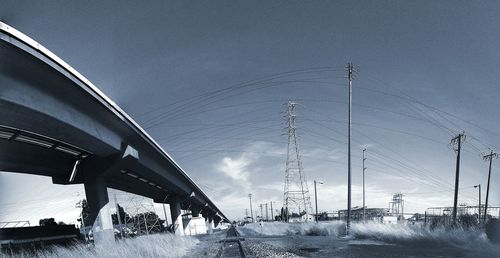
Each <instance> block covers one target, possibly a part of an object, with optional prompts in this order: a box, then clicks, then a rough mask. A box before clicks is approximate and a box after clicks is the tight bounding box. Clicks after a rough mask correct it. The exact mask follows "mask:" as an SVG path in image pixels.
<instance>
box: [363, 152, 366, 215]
mask: <svg viewBox="0 0 500 258" xmlns="http://www.w3.org/2000/svg"><path fill="white" fill-rule="evenodd" d="M365 151H366V148H364V149H363V223H366V204H365V171H366V167H365V160H366V158H365Z"/></svg>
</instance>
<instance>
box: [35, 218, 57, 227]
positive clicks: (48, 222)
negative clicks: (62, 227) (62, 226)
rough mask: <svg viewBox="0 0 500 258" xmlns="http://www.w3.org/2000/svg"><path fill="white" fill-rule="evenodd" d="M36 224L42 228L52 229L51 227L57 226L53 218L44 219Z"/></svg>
mask: <svg viewBox="0 0 500 258" xmlns="http://www.w3.org/2000/svg"><path fill="white" fill-rule="evenodd" d="M38 224H39V225H40V226H42V227H52V226H57V223H56V221H55V220H54V218H45V219H41V220H39V221H38Z"/></svg>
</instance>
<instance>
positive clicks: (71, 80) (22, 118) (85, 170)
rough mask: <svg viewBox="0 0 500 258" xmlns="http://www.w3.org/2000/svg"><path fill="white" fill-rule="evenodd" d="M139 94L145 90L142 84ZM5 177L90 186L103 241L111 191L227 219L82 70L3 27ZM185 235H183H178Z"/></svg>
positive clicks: (0, 149)
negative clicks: (12, 175) (10, 174)
mask: <svg viewBox="0 0 500 258" xmlns="http://www.w3.org/2000/svg"><path fill="white" fill-rule="evenodd" d="M138 87H139V85H138ZM0 110H1V114H0V171H8V172H17V173H27V174H35V175H43V176H50V177H51V178H52V181H53V183H54V184H84V187H85V193H86V197H87V201H88V203H89V206H90V209H91V219H92V221H95V222H96V223H94V232H95V235H96V240H97V238H99V236H101V237H102V238H104V237H109V236H110V234H109V233H110V232H112V225H111V218H110V216H109V214H107V209H103V207H104V206H105V205H106V204H107V203H108V195H107V187H111V188H114V189H118V190H122V191H126V192H130V193H134V194H138V195H142V196H145V197H149V198H152V199H153V200H154V201H155V202H158V203H168V204H170V212H171V215H172V219H173V220H174V223H175V224H177V225H179V226H181V225H182V218H181V216H180V215H181V214H180V213H181V209H183V210H190V211H191V213H192V214H193V216H199V214H202V215H203V217H205V218H206V219H207V220H208V221H209V222H211V221H212V220H213V221H214V222H215V224H216V225H217V224H218V223H219V222H220V221H221V220H227V218H226V217H225V216H224V214H223V213H222V212H221V211H220V210H219V209H218V208H217V206H216V205H215V204H214V203H213V202H212V201H211V200H210V199H209V198H208V197H207V196H206V195H205V194H204V193H203V191H202V190H201V189H200V188H199V187H198V186H197V185H196V183H195V182H194V181H193V180H192V179H191V178H190V177H189V176H188V175H187V174H186V172H185V171H184V170H183V169H182V168H181V167H180V166H179V164H177V163H176V162H175V161H174V160H173V159H172V158H171V157H170V156H169V155H168V153H167V152H166V151H165V150H163V149H162V147H161V146H160V145H158V143H156V142H155V141H154V139H153V138H152V137H151V136H149V135H148V134H147V133H146V132H145V131H144V129H142V128H141V127H140V126H139V125H138V124H137V123H136V122H135V121H134V120H133V119H132V118H131V117H130V116H128V115H127V114H126V113H125V112H124V111H123V110H122V109H121V108H120V107H118V105H116V104H115V103H114V102H113V101H112V100H111V99H109V98H108V97H107V96H106V95H104V94H103V93H102V92H101V91H100V90H99V89H98V88H97V87H96V86H94V85H93V84H92V83H91V82H90V81H89V80H87V79H86V78H85V77H84V76H82V75H81V74H80V73H78V72H77V71H76V70H75V69H73V68H72V67H71V66H69V65H68V64H67V63H65V62H64V61H63V60H61V59H60V58H59V57H57V56H56V55H54V54H53V53H52V52H50V51H49V50H47V49H46V48H44V47H43V46H42V45H40V44H38V43H37V42H35V41H34V40H32V39H31V38H29V37H28V36H26V35H24V34H23V33H21V32H19V31H17V30H16V29H14V28H12V27H10V26H9V25H7V24H5V23H2V22H0ZM176 232H179V233H181V232H182V230H176Z"/></svg>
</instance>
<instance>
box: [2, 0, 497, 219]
mask: <svg viewBox="0 0 500 258" xmlns="http://www.w3.org/2000/svg"><path fill="white" fill-rule="evenodd" d="M499 13H500V3H498V1H491V2H488V1H475V2H473V1H157V2H154V1H148V3H144V2H143V1H116V2H114V1H18V0H15V1H14V0H12V1H11V0H1V2H0V19H1V20H2V21H4V22H6V23H8V24H10V25H11V26H13V27H15V28H17V29H18V30H20V31H22V32H23V33H25V34H27V35H29V36H30V37H32V38H33V39H35V40H37V41H38V42H40V43H41V44H42V45H44V46H45V47H47V48H48V49H50V50H51V51H52V52H54V53H55V54H57V55H58V56H59V57H61V58H62V59H63V60H65V61H66V62H67V63H69V64H70V65H72V66H73V67H74V68H76V69H77V70H78V71H80V72H81V73H82V74H83V75H85V76H86V77H87V78H88V79H90V80H91V81H92V82H93V83H94V84H95V85H97V87H99V88H100V89H101V90H102V91H103V92H104V93H106V94H107V95H108V96H109V97H110V98H111V99H113V100H114V101H115V102H116V103H117V104H118V105H119V106H120V107H122V108H123V109H124V110H125V111H126V112H128V113H129V114H130V115H131V116H132V117H133V118H134V119H135V120H136V121H137V122H138V123H139V124H141V125H142V126H143V127H145V128H146V129H147V131H148V132H149V133H150V134H151V135H152V136H153V137H154V138H155V139H156V140H157V141H158V142H159V143H160V144H161V145H162V146H163V147H164V148H165V150H166V151H167V152H169V153H170V154H171V155H172V156H173V157H174V159H175V160H176V161H177V162H179V163H180V164H181V166H182V167H183V168H185V169H186V171H187V173H188V174H189V175H190V176H191V177H192V178H193V179H194V180H195V181H196V182H197V183H198V184H199V186H200V187H201V188H202V189H203V190H205V191H206V193H207V195H208V196H210V197H211V198H213V201H214V202H215V203H216V205H218V206H219V208H221V209H222V211H223V212H224V213H225V214H226V215H227V216H228V217H230V218H231V219H238V218H241V217H243V216H244V213H245V208H248V199H247V194H248V193H253V195H254V207H257V206H258V204H259V203H265V202H269V201H274V202H275V204H274V207H280V205H282V201H283V182H284V170H285V161H286V146H287V145H286V143H287V138H286V135H285V133H286V131H285V130H284V128H285V120H284V117H283V116H284V115H285V113H284V111H285V106H284V105H283V104H284V103H285V102H286V101H287V100H288V99H294V100H296V101H297V102H298V103H300V105H298V106H297V113H298V117H297V126H298V129H297V133H298V135H299V144H300V151H301V154H302V157H303V165H304V171H305V175H306V178H307V179H308V183H309V185H310V190H312V189H313V188H312V181H313V180H314V179H318V180H322V181H324V183H325V184H324V185H321V186H320V187H319V188H318V190H319V192H318V202H319V209H320V210H321V211H323V210H328V211H330V212H332V211H334V210H338V209H344V208H345V207H346V191H347V190H346V189H347V188H346V182H347V154H346V153H347V145H346V134H347V124H346V119H347V97H348V96H347V81H346V79H345V77H346V73H345V69H344V67H345V65H346V63H347V62H353V63H354V64H355V65H356V66H357V73H356V79H355V80H354V83H353V184H354V186H353V206H358V205H359V206H360V205H361V153H362V152H361V150H362V148H363V146H366V147H367V154H366V156H367V161H366V165H367V167H368V169H367V171H366V182H367V205H368V206H369V207H388V202H389V201H390V199H391V196H392V194H393V193H396V192H402V193H403V194H405V200H406V205H405V209H406V211H408V212H423V211H424V210H425V208H427V207H433V206H451V205H452V204H453V184H454V173H455V167H454V164H455V154H454V152H453V150H452V149H451V147H450V146H449V145H448V144H449V142H450V140H451V138H452V137H453V136H454V135H456V134H458V133H459V132H461V131H462V130H465V133H466V135H467V142H466V144H465V145H464V152H463V160H462V172H461V181H460V187H461V191H460V195H459V203H468V204H470V205H472V204H476V203H477V198H476V196H477V190H476V189H474V188H473V185H475V184H479V183H481V184H482V185H483V190H484V191H483V196H484V195H485V189H486V187H485V186H486V178H487V163H486V162H484V161H482V160H481V158H480V154H481V152H484V151H488V148H494V147H495V146H500V132H498V128H500V120H499V119H498V110H499V108H500V102H499V101H498V98H499V96H500V87H499V86H498V82H499V81H500V80H499V79H500V72H498V68H499V67H500V44H498V42H500V31H499V30H498V25H499V24H500V16H498V14H499ZM290 71H295V72H290ZM287 72H290V73H287ZM248 81H252V82H253V83H252V84H245V86H241V85H242V84H241V83H243V82H248ZM238 85H239V86H238ZM222 89H225V90H222ZM495 165H496V164H495V163H494V170H493V177H492V188H491V195H490V205H500V187H497V185H498V183H500V175H499V173H500V163H499V164H498V166H496V167H495ZM0 182H1V184H2V186H1V188H0V195H2V196H9V199H8V201H6V202H3V201H2V203H0V207H1V208H0V221H6V220H24V219H30V220H32V221H33V222H34V221H37V220H38V219H39V218H43V217H55V218H56V220H64V221H67V222H74V221H75V219H76V217H77V216H78V209H76V208H75V207H74V203H75V202H76V201H77V200H78V199H81V198H82V197H83V196H84V191H83V187H82V186H60V185H53V184H52V183H51V180H50V178H43V177H35V176H28V175H20V174H12V173H6V172H2V173H0ZM111 199H112V198H111ZM118 199H119V202H125V201H126V196H125V195H123V194H119V195H118ZM2 200H5V199H2ZM157 208H158V207H157Z"/></svg>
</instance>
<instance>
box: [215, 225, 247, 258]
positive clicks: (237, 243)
mask: <svg viewBox="0 0 500 258" xmlns="http://www.w3.org/2000/svg"><path fill="white" fill-rule="evenodd" d="M241 240H244V239H242V238H241V237H240V234H239V233H238V231H237V230H236V228H235V227H230V228H229V229H228V230H227V233H226V238H225V239H224V240H223V241H222V245H221V248H220V250H219V253H218V254H217V257H219V258H226V257H241V258H246V255H245V250H244V249H243V246H242V245H241Z"/></svg>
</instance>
